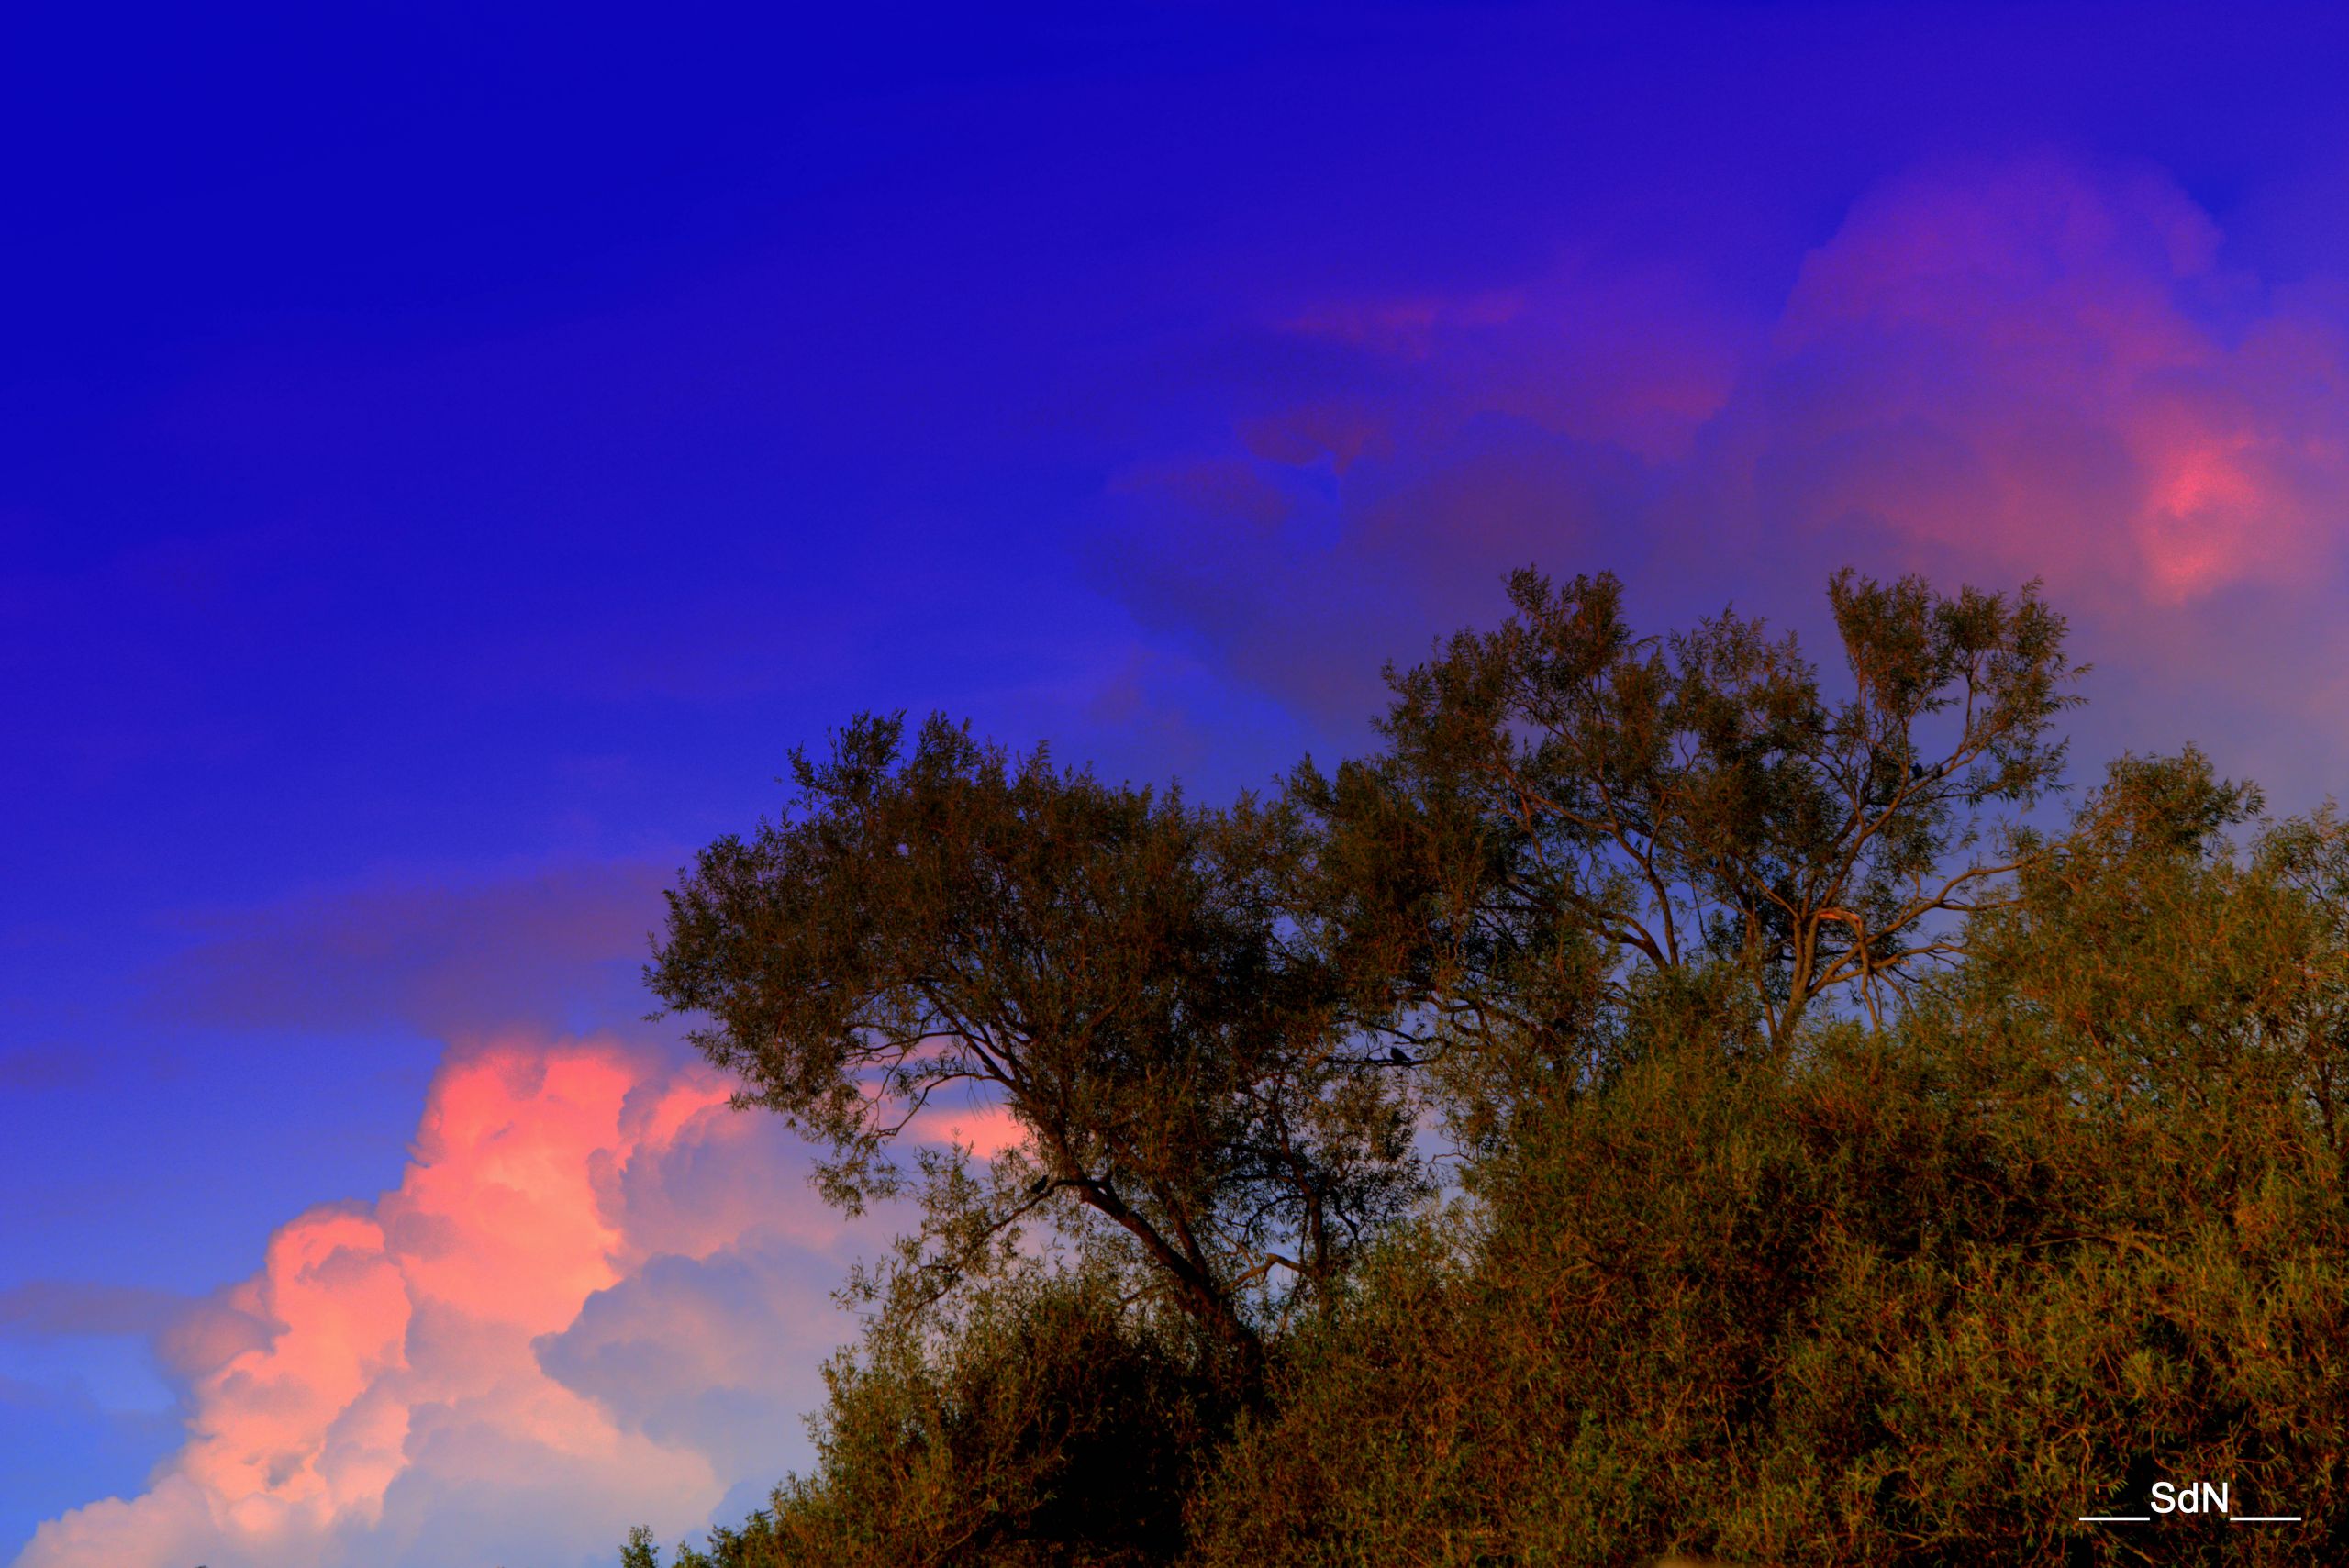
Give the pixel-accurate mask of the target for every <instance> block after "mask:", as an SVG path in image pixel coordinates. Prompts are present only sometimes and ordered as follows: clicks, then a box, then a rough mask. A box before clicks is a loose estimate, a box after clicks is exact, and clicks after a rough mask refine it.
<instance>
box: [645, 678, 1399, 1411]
mask: <svg viewBox="0 0 2349 1568" xmlns="http://www.w3.org/2000/svg"><path fill="white" fill-rule="evenodd" d="M793 772H794V775H795V777H796V780H797V783H798V785H799V789H800V799H799V802H798V807H797V810H796V815H795V816H794V817H791V818H789V819H787V820H785V822H782V823H780V824H769V825H767V826H764V827H763V828H761V829H760V830H759V831H758V833H757V834H756V835H755V837H754V838H752V839H751V840H748V841H745V840H740V839H736V838H726V839H721V840H718V842H717V843H716V844H714V845H712V846H711V847H710V848H709V849H708V850H707V851H704V852H703V854H702V855H701V857H700V861H699V863H698V864H697V865H696V867H695V868H694V869H693V870H692V871H691V872H690V873H688V874H687V875H686V876H685V880H684V884H683V885H682V886H681V887H680V888H679V890H678V891H676V892H674V893H673V894H671V895H670V897H669V905H670V922H669V925H670V929H669V940H668V941H667V942H666V944H665V945H664V946H663V947H662V950H661V951H660V953H659V956H658V959H657V961H656V962H655V963H654V965H653V967H652V969H651V973H650V976H649V979H650V982H651V985H652V988H653V990H654V991H655V992H656V993H657V994H658V995H660V996H661V997H662V999H663V1000H664V1001H666V1002H668V1003H669V1004H670V1005H671V1006H674V1007H678V1008H684V1009H693V1010H697V1011H699V1012H702V1013H704V1014H707V1016H708V1017H709V1018H712V1019H713V1020H714V1024H713V1027H711V1028H708V1029H704V1030H702V1031H700V1032H699V1033H697V1034H696V1036H695V1039H696V1042H697V1043H698V1044H699V1045H700V1046H701V1048H702V1049H703V1050H704V1051H706V1052H707V1054H708V1056H709V1057H710V1058H711V1060H713V1061H714V1062H718V1063H719V1064H721V1065H723V1066H726V1067H729V1068H731V1069H733V1070H735V1071H737V1072H739V1073H740V1074H741V1075H742V1076H743V1078H744V1080H745V1081H746V1083H747V1084H748V1085H749V1089H748V1091H747V1095H746V1098H747V1099H749V1100H750V1101H753V1102H755V1103H757V1104H760V1105H763V1106H769V1107H771V1108H773V1109H774V1110H777V1111H780V1112H782V1113H783V1114H784V1115H785V1116H786V1117H787V1118H791V1120H792V1121H793V1122H794V1124H795V1125H797V1126H799V1127H802V1128H803V1129H806V1130H807V1132H808V1133H809V1134H810V1135H811V1136H812V1137H814V1138H816V1139H817V1140H819V1141H820V1142H822V1143H824V1144H825V1145H826V1146H827V1147H828V1148H829V1151H830V1153H831V1155H832V1159H831V1161H830V1162H829V1164H828V1165H827V1166H826V1167H825V1169H824V1178H825V1184H826V1190H827V1192H828V1195H830V1196H831V1197H833V1198H834V1199H835V1200H836V1201H839V1202H841V1203H842V1204H844V1205H846V1206H848V1207H852V1208H853V1207H855V1206H856V1205H858V1204H859V1203H860V1202H861V1201H862V1200H863V1196H864V1195H866V1194H867V1193H869V1192H874V1191H883V1192H886V1191H892V1190H896V1187H897V1186H898V1185H899V1184H900V1183H901V1181H902V1175H901V1173H900V1172H899V1171H898V1169H897V1168H896V1166H895V1165H894V1164H893V1163H891V1162H890V1161H889V1158H888V1150H889V1147H890V1144H891V1142H892V1140H894V1139H895V1138H896V1135H898V1134H899V1133H901V1132H902V1131H903V1130H904V1129H905V1128H906V1126H907V1123H908V1122H909V1121H910V1120H911V1119H912V1118H913V1117H914V1115H915V1114H916V1113H918V1111H919V1110H920V1109H921V1107H922V1106H925V1105H926V1104H928V1103H930V1100H931V1099H932V1098H933V1097H934V1096H936V1095H940V1094H941V1093H943V1092H946V1091H950V1090H965V1091H966V1090H967V1087H972V1086H974V1087H976V1088H978V1089H979V1090H981V1091H983V1092H985V1093H986V1094H988V1095H994V1096H996V1098H997V1099H998V1100H999V1103H1001V1104H1002V1105H1004V1106H1006V1107H1008V1109H1009V1110H1010V1111H1011V1112H1012V1114H1013V1115H1014V1116H1016V1117H1017V1118H1019V1122H1020V1124H1021V1125H1022V1127H1023V1128H1024V1129H1026V1130H1027V1131H1028V1133H1029V1134H1030V1137H1031V1142H1030V1149H1029V1151H1028V1152H1027V1153H1026V1154H1025V1155H1023V1156H1019V1157H1018V1158H1016V1159H1015V1161H1014V1162H1012V1163H1011V1164H1010V1165H1009V1166H1008V1167H1007V1168H1006V1169H1004V1170H999V1171H998V1172H997V1174H998V1176H1001V1177H1003V1178H1005V1179H1002V1180H997V1181H995V1182H992V1183H976V1182H972V1181H970V1180H967V1179H966V1178H965V1177H964V1176H963V1173H962V1171H961V1168H960V1166H959V1163H949V1164H943V1165H941V1164H936V1163H933V1164H932V1165H931V1166H930V1167H929V1168H928V1171H929V1174H930V1177H931V1180H930V1184H929V1187H930V1190H929V1192H928V1194H927V1197H928V1208H929V1212H930V1216H931V1222H932V1223H931V1230H930V1236H929V1237H928V1240H930V1241H931V1242H933V1243H935V1245H934V1247H933V1248H932V1250H931V1251H930V1253H929V1254H928V1255H926V1256H920V1255H918V1256H915V1257H912V1258H909V1259H908V1260H907V1266H906V1267H905V1268H903V1269H902V1270H900V1271H898V1272H896V1273H895V1274H894V1275H893V1276H892V1277H893V1280H894V1282H895V1284H896V1285H898V1286H900V1287H902V1289H903V1291H904V1292H905V1294H906V1295H907V1296H908V1297H909V1298H910V1299H911V1300H912V1301H914V1302H915V1303H917V1304H918V1302H919V1301H920V1300H923V1299H929V1298H934V1297H935V1296H939V1295H941V1294H943V1292H944V1291H946V1290H947V1289H950V1288H952V1285H953V1284H956V1283H958V1282H959V1281H960V1280H962V1279H963V1277H964V1276H965V1275H966V1274H968V1273H971V1272H973V1271H974V1269H978V1268H980V1266H981V1265H982V1263H983V1262H985V1260H986V1259H987V1258H988V1257H989V1256H991V1255H992V1256H997V1257H999V1256H1000V1255H1001V1253H1000V1249H1001V1248H1002V1247H1004V1246H1008V1243H1009V1233H1010V1232H1011V1230H1012V1228H1013V1227H1015V1226H1016V1225H1018V1224H1019V1221H1020V1220H1021V1219H1022V1218H1024V1217H1026V1216H1028V1215H1030V1214H1031V1213H1041V1215H1042V1216H1043V1217H1044V1218H1052V1219H1055V1220H1058V1221H1059V1222H1061V1223H1062V1224H1063V1226H1064V1227H1066V1228H1067V1229H1070V1230H1072V1231H1073V1232H1075V1233H1078V1234H1091V1235H1092V1236H1094V1237H1095V1239H1096V1240H1098V1239H1099V1237H1100V1235H1101V1234H1102V1233H1103V1232H1107V1233H1108V1234H1110V1235H1112V1236H1114V1238H1115V1239H1116V1240H1118V1241H1119V1243H1120V1244H1121V1245H1123V1246H1124V1247H1125V1248H1126V1249H1127V1251H1129V1252H1130V1255H1131V1257H1132V1259H1133V1261H1134V1262H1135V1264H1136V1266H1137V1267H1138V1268H1139V1269H1141V1271H1143V1273H1146V1274H1147V1275H1148V1276H1149V1278H1150V1279H1151V1282H1152V1288H1153V1289H1154V1290H1156V1291H1157V1292H1158V1293H1159V1294H1161V1295H1162V1296H1163V1297H1164V1298H1165V1299H1168V1300H1171V1301H1173V1302H1174V1303H1175V1304H1176V1305H1177V1306H1178V1307H1180V1308H1181V1309H1182V1310H1184V1311H1186V1312H1187V1313H1189V1314H1190V1315H1191V1316H1192V1318H1194V1319H1195V1320H1196V1321H1197V1323H1198V1324H1199V1325H1200V1326H1201V1327H1202V1328H1203V1329H1206V1330H1207V1331H1208V1333H1210V1334H1211V1335H1213V1336H1214V1337H1216V1338H1217V1339H1219V1340H1221V1341H1222V1342H1223V1344H1224V1345H1225V1347H1226V1350H1227V1352H1228V1353H1230V1354H1231V1355H1233V1356H1234V1357H1235V1358H1236V1359H1237V1360H1238V1361H1240V1362H1242V1363H1243V1364H1245V1365H1246V1366H1248V1367H1249V1368H1252V1369H1255V1368H1260V1367H1261V1364H1262V1359H1263V1350H1262V1344H1261V1338H1260V1336H1261V1332H1262V1324H1263V1322H1264V1319H1265V1318H1267V1317H1272V1318H1277V1317H1278V1316H1279V1314H1280V1313H1281V1311H1282V1310H1283V1309H1285V1308H1286V1307H1288V1306H1291V1305H1294V1302H1293V1301H1292V1300H1289V1299H1285V1297H1295V1296H1305V1297H1308V1298H1309V1297H1310V1296H1313V1295H1314V1294H1316V1293H1319V1292H1323V1291H1326V1289H1327V1288H1328V1287H1329V1285H1330V1284H1331V1283H1332V1282H1333V1281H1334V1280H1335V1279H1336V1278H1337V1277H1338V1276H1339V1274H1340V1273H1341V1272H1342V1271H1343V1269H1344V1267H1345V1264H1346V1261H1347V1259H1348V1257H1349V1256H1350V1255H1351V1252H1352V1251H1353V1249H1354V1247H1355V1246H1356V1245H1358V1243H1359V1241H1360V1240H1362V1239H1363V1238H1364V1237H1366V1236H1367V1235H1369V1234H1370V1233H1372V1232H1373V1231H1374V1230H1375V1229H1376V1228H1377V1227H1378V1226H1379V1225H1380V1224H1382V1223H1383V1222H1384V1221H1386V1220H1387V1219H1389V1218H1392V1217H1393V1216H1394V1215H1395V1214H1397V1212H1399V1211H1400V1210H1401V1208H1402V1207H1404V1206H1406V1205H1407V1204H1408V1202H1409V1201H1410V1199H1411V1198H1412V1197H1413V1196H1414V1195H1416V1194H1417V1193H1418V1192H1419V1189H1420V1178H1419V1169H1418V1164H1417V1162H1416V1161H1415V1160H1414V1158H1413V1156H1412V1152H1411V1149H1410V1142H1409V1135H1408V1109H1407V1106H1406V1104H1405V1101H1404V1099H1403V1097H1402V1095H1400V1094H1399V1092H1398V1091H1397V1085H1396V1075H1395V1074H1392V1073H1384V1072H1379V1071H1375V1070H1371V1069H1370V1068H1368V1067H1367V1065H1366V1064H1365V1062H1364V1061H1363V1060H1362V1059H1361V1058H1360V1057H1359V1056H1358V1055H1350V1054H1349V1053H1348V1052H1347V1051H1346V1050H1345V1049H1344V1046H1345V1043H1346V1033H1345V1027H1346V1015H1345V1013H1344V1012H1343V1010H1342V1008H1341V999H1340V997H1339V995H1338V988H1337V986H1336V984H1335V983H1334V981H1333V980H1332V978H1331V976H1330V973H1329V971H1328V969H1327V967H1326V965H1324V964H1323V963H1322V962H1319V958H1318V956H1317V955H1316V954H1315V953H1313V952H1312V951H1309V950H1308V949H1307V948H1305V947H1303V946H1302V945H1300V944H1299V943H1298V942H1297V941H1296V940H1293V936H1292V930H1293V922H1290V921H1287V920H1286V919H1285V915H1286V910H1285V909H1284V907H1283V906H1282V904H1281V903H1280V900H1279V889H1280V887H1281V885H1282V884H1283V883H1284V881H1285V880H1286V878H1287V876H1288V875H1289V868H1290V867H1291V865H1292V863H1293V862H1295V861H1296V860H1297V856H1298V855H1299V854H1300V853H1301V846H1300V840H1299V837H1298V835H1299V830H1300V824H1299V822H1298V820H1297V817H1295V815H1294V814H1293V813H1290V812H1288V811H1286V810H1284V809H1271V810H1267V809H1262V808H1259V807H1257V806H1255V805H1253V804H1252V802H1248V801H1244V800H1243V801H1242V802H1241V803H1240V804H1239V805H1238V806H1235V807H1233V808H1232V809H1230V810H1228V811H1220V812H1210V811H1202V810H1197V809H1193V808H1191V807H1189V806H1186V804H1185V803H1184V802H1183V800H1182V798H1181V797H1180V795H1178V794H1171V793H1170V794H1168V795H1163V796H1161V795H1154V794H1153V793H1152V792H1151V791H1149V790H1135V789H1129V788H1120V787H1113V786H1110V785H1106V784H1101V783H1099V782H1098V781H1097V780H1095V779H1094V778H1092V777H1091V776H1090V775H1089V774H1087V773H1082V772H1062V771H1059V770H1056V769H1054V768H1053V767H1052V765H1051V764H1050V762H1049V760H1048V759H1047V758H1046V757H1045V756H1044V755H1043V753H1041V751H1040V752H1038V753H1037V754H1036V755H1034V756H1032V757H1030V758H1027V759H1025V760H1023V761H1020V762H1016V763H1015V762H1013V761H1011V760H1010V759H1009V758H1008V757H1007V756H1005V754H1004V753H1003V752H1001V751H997V750H994V749H991V748H988V747H985V746H982V745H980V744H978V743H977V742H975V741H974V740H971V738H970V737H969V736H968V734H966V733H965V732H964V731H963V730H961V729H957V728H954V727H952V726H951V725H949V724H947V723H945V722H944V721H943V720H937V719H933V720H932V721H931V722H930V724H929V725H928V726H926V727H925V728H923V729H922V731H921V733H920V735H919V737H918V740H917V741H916V743H915V744H914V745H913V747H912V748H911V749H910V751H908V750H907V748H906V747H905V745H904V733H903V726H902V724H901V723H900V721H898V720H896V719H883V718H871V717H867V718H863V719H860V720H859V721H857V722H856V723H854V724H852V726H850V727H849V728H847V729H846V730H844V731H843V732H841V735H840V736H839V737H838V738H837V741H836V745H835V747H834V750H833V754H832V756H831V758H830V760H829V762H815V761H811V760H810V759H809V758H807V757H806V756H804V755H798V754H795V756H794V758H793ZM1031 1173H1032V1180H1031V1179H1030V1174H1031ZM1015 1178H1016V1179H1015ZM1088 1221H1089V1222H1090V1223H1089V1225H1088V1224H1087V1222H1088ZM990 1249H996V1251H994V1252H993V1253H991V1252H990Z"/></svg>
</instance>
